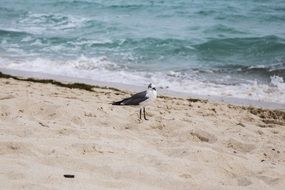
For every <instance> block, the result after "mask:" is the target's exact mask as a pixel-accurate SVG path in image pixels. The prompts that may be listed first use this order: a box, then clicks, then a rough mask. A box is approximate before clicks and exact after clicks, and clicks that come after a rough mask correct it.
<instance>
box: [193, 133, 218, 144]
mask: <svg viewBox="0 0 285 190" xmlns="http://www.w3.org/2000/svg"><path fill="white" fill-rule="evenodd" d="M190 135H191V137H192V138H193V139H194V140H196V141H199V142H207V143H215V142H216V141H217V137H216V136H214V135H212V134H210V133H208V132H206V131H203V130H195V131H192V132H190Z"/></svg>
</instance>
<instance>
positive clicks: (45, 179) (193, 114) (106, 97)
mask: <svg viewBox="0 0 285 190" xmlns="http://www.w3.org/2000/svg"><path fill="white" fill-rule="evenodd" d="M0 89H1V90H0V183H1V187H0V189H3V190H6V189H9V190H10V189H17V190H18V189H28V190H33V189H36V190H38V189H58V190H63V189H84V190H89V189H90V190H91V189H92V190H94V189H98V190H101V189H102V190H103V189H137V190H138V189H163V190H165V189H171V190H173V189H219V190H220V189H258V190H260V189H280V190H281V189H284V188H285V146H284V145H285V112H282V111H270V110H261V109H256V108H245V107H239V106H232V105H228V104H223V103H212V102H206V101H200V100H193V99H192V100H187V99H179V98H169V97H160V98H158V100H157V101H156V104H155V105H154V106H153V107H148V108H147V111H148V114H149V115H148V117H149V118H150V120H149V121H140V120H139V119H138V111H139V109H138V108H136V107H120V106H112V105H110V104H109V103H110V102H112V101H115V100H120V99H121V98H123V97H126V96H128V95H129V92H122V91H116V90H113V89H102V88H94V91H93V92H90V91H86V90H80V89H69V88H64V87H59V86H56V85H52V84H42V83H34V82H27V81H18V80H14V79H3V78H2V79H0ZM64 174H72V175H74V176H75V177H74V178H71V179H70V178H64V176H63V175H64Z"/></svg>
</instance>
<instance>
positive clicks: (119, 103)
mask: <svg viewBox="0 0 285 190" xmlns="http://www.w3.org/2000/svg"><path fill="white" fill-rule="evenodd" d="M123 101H124V100H121V101H118V102H113V103H112V105H121V104H122V102H123Z"/></svg>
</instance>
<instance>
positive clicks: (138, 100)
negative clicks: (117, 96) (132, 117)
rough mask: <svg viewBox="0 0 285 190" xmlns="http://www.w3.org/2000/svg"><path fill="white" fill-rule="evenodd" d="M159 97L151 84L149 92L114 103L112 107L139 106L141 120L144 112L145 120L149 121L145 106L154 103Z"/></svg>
mask: <svg viewBox="0 0 285 190" xmlns="http://www.w3.org/2000/svg"><path fill="white" fill-rule="evenodd" d="M156 97H157V92H156V88H155V86H154V85H153V84H151V83H150V84H149V85H148V88H147V90H145V91H142V92H139V93H137V94H135V95H133V96H131V97H129V98H125V99H123V100H121V101H118V102H113V103H112V105H122V106H123V105H138V106H140V119H142V111H143V114H144V119H145V120H148V119H147V118H146V115H145V106H147V105H150V104H152V103H153V102H154V100H155V99H156Z"/></svg>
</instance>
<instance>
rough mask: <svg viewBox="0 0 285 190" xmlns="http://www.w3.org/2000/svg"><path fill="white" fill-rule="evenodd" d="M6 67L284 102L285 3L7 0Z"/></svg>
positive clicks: (2, 40)
mask: <svg viewBox="0 0 285 190" xmlns="http://www.w3.org/2000/svg"><path fill="white" fill-rule="evenodd" d="M0 68H4V69H11V70H18V71H23V72H27V71H28V72H36V73H42V74H51V75H59V76H66V77H75V78H81V79H88V80H92V81H100V82H109V83H120V84H125V85H135V86H141V87H142V86H146V85H147V84H148V83H150V82H152V83H154V84H155V85H156V86H157V88H158V91H159V90H161V89H164V90H170V91H172V92H177V93H186V94H194V95H197V96H217V97H232V98H239V99H246V100H254V101H261V102H272V103H281V104H284V103H285V81H284V80H285V1H284V0H273V1H266V0H239V1H237V0H0ZM1 88H2V87H1Z"/></svg>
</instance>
